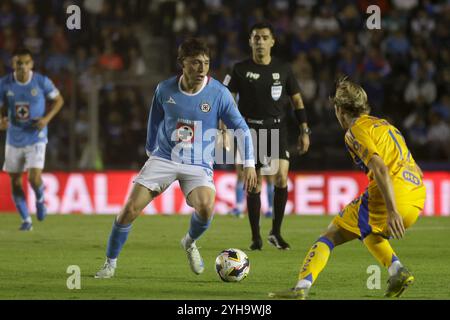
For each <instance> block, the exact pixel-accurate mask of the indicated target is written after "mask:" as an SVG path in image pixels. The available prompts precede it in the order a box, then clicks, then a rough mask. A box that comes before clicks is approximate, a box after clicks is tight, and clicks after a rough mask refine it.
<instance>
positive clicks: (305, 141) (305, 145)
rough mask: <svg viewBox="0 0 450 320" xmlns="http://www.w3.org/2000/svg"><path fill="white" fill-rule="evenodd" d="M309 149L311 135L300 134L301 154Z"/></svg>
mask: <svg viewBox="0 0 450 320" xmlns="http://www.w3.org/2000/svg"><path fill="white" fill-rule="evenodd" d="M308 149H309V135H308V134H302V133H301V134H300V135H299V136H298V144H297V150H298V153H299V154H305V153H306V152H308Z"/></svg>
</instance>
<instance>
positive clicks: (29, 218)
mask: <svg viewBox="0 0 450 320" xmlns="http://www.w3.org/2000/svg"><path fill="white" fill-rule="evenodd" d="M23 222H28V223H31V217H30V216H28V217H27V218H26V219H25V220H23Z"/></svg>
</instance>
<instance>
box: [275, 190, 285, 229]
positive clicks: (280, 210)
mask: <svg viewBox="0 0 450 320" xmlns="http://www.w3.org/2000/svg"><path fill="white" fill-rule="evenodd" d="M273 198H274V199H273V220H272V234H274V235H280V233H281V224H282V223H283V217H284V210H285V208H286V202H287V199H288V190H287V187H286V188H278V187H275V192H274V197H273Z"/></svg>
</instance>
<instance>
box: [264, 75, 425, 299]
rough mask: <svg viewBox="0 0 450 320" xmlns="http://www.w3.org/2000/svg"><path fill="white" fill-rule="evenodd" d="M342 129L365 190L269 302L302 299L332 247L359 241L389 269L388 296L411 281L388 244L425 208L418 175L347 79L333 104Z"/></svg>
mask: <svg viewBox="0 0 450 320" xmlns="http://www.w3.org/2000/svg"><path fill="white" fill-rule="evenodd" d="M332 101H333V103H334V108H335V112H336V117H337V119H338V121H339V123H340V125H341V126H342V128H343V129H344V130H346V134H345V144H346V147H347V149H348V151H349V153H350V155H351V156H352V158H353V160H354V161H355V163H356V164H357V165H358V166H360V167H361V168H362V169H363V170H365V172H366V174H367V176H368V178H369V186H368V187H367V189H366V191H365V192H364V193H363V194H362V195H361V196H360V197H358V198H356V199H355V200H354V201H353V202H351V203H350V204H349V205H347V206H346V207H345V208H344V209H343V210H342V211H341V212H340V213H339V215H338V216H336V217H335V218H334V220H333V221H332V223H331V224H330V225H329V227H328V229H327V230H326V231H325V232H324V233H323V234H322V236H321V237H320V238H319V239H318V240H317V241H316V242H315V243H314V245H313V246H312V247H311V249H310V250H309V252H308V253H307V255H306V257H305V260H304V262H303V265H302V267H301V270H300V274H299V280H298V282H297V284H296V285H295V287H294V288H292V289H290V290H287V291H282V292H271V293H269V296H270V297H273V298H288V299H289V298H291V299H305V298H306V297H307V295H308V292H309V290H310V288H311V286H312V284H313V283H314V281H316V280H317V277H318V275H319V273H320V272H321V271H322V270H323V268H324V267H325V265H326V263H327V261H328V257H329V256H330V253H331V251H332V250H333V248H334V247H336V246H338V245H341V244H343V243H345V242H348V241H350V240H353V239H357V238H359V239H360V240H362V241H363V242H364V244H365V245H366V247H367V249H369V251H370V253H371V254H372V255H373V256H374V257H375V258H376V259H377V260H378V261H379V262H380V263H381V264H382V265H383V266H385V267H386V268H387V269H388V272H389V280H388V288H387V290H386V294H385V296H386V297H399V296H400V295H401V294H402V293H403V291H404V290H405V289H406V288H407V287H408V286H409V285H411V284H412V283H413V282H414V277H413V275H412V274H411V273H410V272H409V271H408V269H406V268H405V267H404V266H403V265H402V264H401V262H400V260H399V258H398V257H397V255H396V254H395V252H394V250H393V249H392V247H391V245H390V243H389V239H390V238H396V239H400V238H402V237H403V235H404V234H405V230H406V229H407V228H409V227H410V226H411V225H412V224H414V222H415V221H416V220H417V218H418V216H419V214H420V212H421V211H422V209H423V206H424V203H425V186H424V185H423V182H422V177H423V174H422V171H421V170H420V168H419V166H418V165H417V164H416V162H415V161H414V159H413V157H412V155H411V153H410V152H409V150H408V148H407V146H406V144H405V140H404V139H403V137H402V135H401V133H400V132H399V131H398V130H397V129H396V128H395V127H394V126H392V125H390V124H389V123H388V122H387V121H386V120H383V119H379V118H376V117H372V116H370V115H369V112H370V107H369V104H368V101H367V94H366V92H365V91H364V89H363V88H361V87H360V86H359V85H357V84H354V83H352V82H350V81H348V80H346V79H345V78H343V79H341V80H339V81H338V83H337V86H336V94H335V97H334V98H333V99H332Z"/></svg>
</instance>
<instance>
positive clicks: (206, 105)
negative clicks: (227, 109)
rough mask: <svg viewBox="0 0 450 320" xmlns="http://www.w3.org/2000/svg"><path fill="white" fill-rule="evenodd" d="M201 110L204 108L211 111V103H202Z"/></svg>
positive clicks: (205, 110)
mask: <svg viewBox="0 0 450 320" xmlns="http://www.w3.org/2000/svg"><path fill="white" fill-rule="evenodd" d="M200 110H202V111H203V112H205V113H206V112H209V111H211V106H210V105H209V103H207V102H203V103H202V104H201V105H200Z"/></svg>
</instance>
